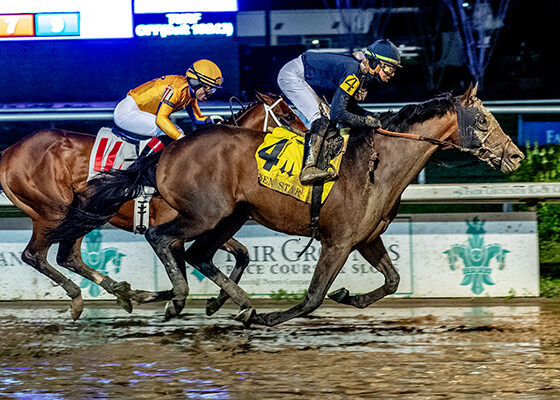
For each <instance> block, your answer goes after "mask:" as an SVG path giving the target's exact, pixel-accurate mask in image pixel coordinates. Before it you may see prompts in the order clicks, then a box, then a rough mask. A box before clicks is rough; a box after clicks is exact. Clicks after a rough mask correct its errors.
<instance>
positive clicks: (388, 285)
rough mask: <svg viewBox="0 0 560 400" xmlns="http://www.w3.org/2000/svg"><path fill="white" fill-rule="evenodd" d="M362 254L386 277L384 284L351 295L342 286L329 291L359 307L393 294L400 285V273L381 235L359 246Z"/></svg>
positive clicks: (332, 297) (331, 297) (339, 301)
mask: <svg viewBox="0 0 560 400" xmlns="http://www.w3.org/2000/svg"><path fill="white" fill-rule="evenodd" d="M358 251H359V252H360V254H361V255H362V256H363V257H364V258H365V259H366V260H367V261H368V262H369V263H370V264H371V265H372V266H374V267H375V268H376V269H377V270H378V271H379V272H381V273H382V274H383V276H384V277H385V283H384V284H383V286H381V287H379V288H377V289H375V290H372V291H371V292H368V293H363V294H358V295H353V296H352V295H350V293H349V292H348V290H347V289H346V288H341V289H338V290H335V291H334V292H331V293H329V295H328V296H329V298H330V299H332V300H334V301H336V302H338V303H341V304H348V305H351V306H354V307H358V308H365V307H367V306H369V305H370V304H372V303H374V302H376V301H377V300H379V299H382V298H383V297H385V296H387V295H389V294H393V293H395V292H396V291H397V288H398V286H399V281H400V277H399V273H398V272H397V270H396V269H395V266H394V265H393V262H392V261H391V258H390V257H389V254H388V253H387V249H386V248H385V246H384V245H383V241H382V240H381V237H378V238H376V239H375V240H374V241H373V242H371V243H365V244H363V245H362V246H361V247H359V248H358Z"/></svg>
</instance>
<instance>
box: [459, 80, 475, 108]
mask: <svg viewBox="0 0 560 400" xmlns="http://www.w3.org/2000/svg"><path fill="white" fill-rule="evenodd" d="M477 91H478V82H476V83H475V85H474V87H473V84H472V82H471V84H470V85H469V88H468V89H467V91H466V92H465V94H464V95H463V96H462V97H461V104H463V105H464V106H469V105H471V104H472V103H473V102H474V99H475V97H476V92H477Z"/></svg>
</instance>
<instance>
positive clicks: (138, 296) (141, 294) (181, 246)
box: [130, 240, 187, 303]
mask: <svg viewBox="0 0 560 400" xmlns="http://www.w3.org/2000/svg"><path fill="white" fill-rule="evenodd" d="M170 251H171V254H172V256H173V258H174V259H175V262H176V263H177V267H178V268H179V271H180V272H181V274H182V275H183V276H184V277H185V280H186V279H187V271H186V265H185V257H184V254H185V242H184V241H182V240H175V241H174V242H173V244H172V245H171V247H170ZM130 297H131V299H132V300H134V301H136V302H137V303H153V302H157V301H169V300H172V299H173V298H174V297H175V294H174V293H173V290H163V291H160V292H149V291H146V290H132V291H131V293H130Z"/></svg>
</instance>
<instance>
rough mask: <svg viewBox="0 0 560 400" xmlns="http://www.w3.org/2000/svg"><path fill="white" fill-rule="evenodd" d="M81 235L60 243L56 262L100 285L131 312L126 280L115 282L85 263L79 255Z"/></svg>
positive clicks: (130, 292)
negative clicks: (75, 238)
mask: <svg viewBox="0 0 560 400" xmlns="http://www.w3.org/2000/svg"><path fill="white" fill-rule="evenodd" d="M82 239H83V237H81V238H79V239H77V240H67V241H63V242H61V243H60V246H59V247H58V253H57V256H56V262H57V263H58V265H60V266H61V267H64V268H67V269H69V270H70V271H72V272H75V273H77V274H79V275H81V276H83V277H84V278H86V279H88V280H90V281H92V282H93V283H96V284H98V285H100V286H101V287H102V288H103V289H105V290H106V291H107V292H108V293H111V294H113V295H115V296H116V297H117V303H118V304H119V305H120V306H121V307H122V308H123V309H124V310H125V311H127V312H132V302H131V298H132V295H133V293H132V291H131V289H130V284H129V283H128V282H116V281H115V280H113V279H111V278H109V277H108V276H107V275H104V274H102V273H101V272H99V271H97V270H95V269H93V268H91V267H90V266H89V265H87V264H85V263H84V261H83V260H82V255H81V244H82Z"/></svg>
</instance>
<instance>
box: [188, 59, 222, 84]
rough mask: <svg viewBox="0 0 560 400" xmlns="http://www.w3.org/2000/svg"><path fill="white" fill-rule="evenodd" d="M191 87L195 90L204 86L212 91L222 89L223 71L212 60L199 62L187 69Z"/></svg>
mask: <svg viewBox="0 0 560 400" xmlns="http://www.w3.org/2000/svg"><path fill="white" fill-rule="evenodd" d="M186 77H187V79H188V82H189V86H190V87H191V88H193V89H194V90H196V89H198V88H200V87H202V86H203V85H206V86H209V87H211V88H212V89H221V88H222V71H220V68H218V66H217V65H216V64H214V63H213V62H212V61H210V60H198V61H196V62H194V63H193V64H192V65H191V66H190V67H189V69H187V73H186Z"/></svg>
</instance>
